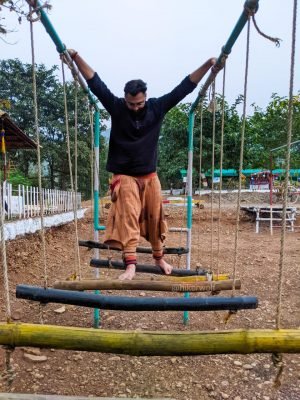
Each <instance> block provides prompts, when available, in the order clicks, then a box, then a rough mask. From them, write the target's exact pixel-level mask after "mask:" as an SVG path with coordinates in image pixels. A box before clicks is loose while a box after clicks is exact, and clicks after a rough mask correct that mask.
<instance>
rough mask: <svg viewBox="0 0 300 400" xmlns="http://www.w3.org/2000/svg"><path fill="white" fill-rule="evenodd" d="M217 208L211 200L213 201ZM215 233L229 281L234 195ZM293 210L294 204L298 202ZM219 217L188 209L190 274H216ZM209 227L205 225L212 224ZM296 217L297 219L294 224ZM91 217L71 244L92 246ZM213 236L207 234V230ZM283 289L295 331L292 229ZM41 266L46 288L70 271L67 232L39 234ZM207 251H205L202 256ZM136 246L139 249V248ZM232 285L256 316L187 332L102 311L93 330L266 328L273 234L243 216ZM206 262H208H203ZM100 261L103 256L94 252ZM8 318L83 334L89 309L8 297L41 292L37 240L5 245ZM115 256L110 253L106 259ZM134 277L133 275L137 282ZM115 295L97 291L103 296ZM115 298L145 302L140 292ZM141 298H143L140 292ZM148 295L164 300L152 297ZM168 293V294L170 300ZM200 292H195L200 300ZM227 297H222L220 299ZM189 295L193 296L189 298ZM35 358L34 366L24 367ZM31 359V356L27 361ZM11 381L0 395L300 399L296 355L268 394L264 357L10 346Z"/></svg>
mask: <svg viewBox="0 0 300 400" xmlns="http://www.w3.org/2000/svg"><path fill="white" fill-rule="evenodd" d="M262 201H265V199H263V198H261V197H259V196H256V197H252V198H249V196H248V197H243V198H242V205H245V204H247V202H248V203H249V202H251V204H254V203H255V204H257V203H258V202H262ZM214 203H216V201H214ZM224 203H225V204H224V208H223V209H222V214H221V225H220V258H219V270H220V272H226V273H232V268H233V260H234V238H235V218H236V217H235V208H236V206H235V196H234V195H228V196H226V198H225V201H224ZM298 207H299V204H298ZM166 212H167V214H168V221H169V226H170V227H180V226H185V221H184V212H183V208H182V207H175V206H168V207H166ZM217 215H218V210H217V208H216V207H215V208H214V211H213V218H212V217H211V210H210V201H209V199H206V203H205V207H204V209H200V210H199V209H195V210H194V217H193V244H192V267H195V266H196V264H201V266H202V267H204V268H207V269H210V268H211V267H212V269H213V270H214V271H216V268H217V252H218V251H217V247H218V225H217ZM212 219H213V225H212V224H211V220H212ZM299 220H300V217H298V221H297V223H298V225H300V223H299ZM92 221H93V220H92V215H91V211H90V210H89V211H88V212H87V213H86V216H85V218H84V219H82V220H80V221H79V237H80V239H83V240H87V239H93V232H92ZM212 231H213V232H212ZM286 239H287V242H286V252H285V254H286V256H285V271H284V285H283V296H282V327H289V328H300V311H299V310H300V283H299V282H300V268H299V260H300V229H299V228H298V229H296V231H295V232H288V233H287V238H286ZM46 241H47V268H48V272H47V273H48V278H49V286H51V284H53V282H54V281H55V280H57V279H65V278H67V277H69V276H70V275H71V274H73V273H74V269H75V267H74V242H75V238H74V226H73V224H68V225H65V226H61V227H57V228H52V229H49V230H47V233H46ZM184 241H185V238H184V237H183V236H182V234H179V233H170V234H169V236H168V238H167V242H166V245H167V246H176V247H179V246H184V245H185V243H184ZM211 243H212V244H213V246H212V247H213V252H211ZM143 245H145V243H143ZM238 247H239V255H238V263H237V277H239V278H240V279H241V281H242V288H241V291H240V294H241V295H255V296H257V297H258V299H259V307H258V309H256V310H246V311H239V312H238V313H237V315H235V316H233V317H232V318H231V319H230V320H229V322H228V323H227V325H225V323H224V318H225V316H226V314H227V313H226V312H202V313H200V312H191V313H190V323H189V325H188V326H184V325H183V324H182V313H181V312H124V311H122V312H121V311H102V312H101V319H102V328H104V329H122V330H124V329H126V330H134V329H140V330H152V331H158V330H160V331H175V330H176V331H195V330H212V331H214V330H222V329H235V328H245V329H247V328H274V327H275V317H276V304H277V297H278V295H277V286H278V274H279V268H278V263H279V250H280V229H275V232H274V235H273V236H270V233H269V230H268V228H267V227H263V229H262V231H261V233H259V234H256V233H255V224H254V223H253V222H252V221H251V219H250V218H249V217H248V216H246V215H244V216H242V218H241V222H240V229H239V245H238ZM211 254H213V256H211ZM102 256H103V257H104V258H106V257H107V254H106V253H105V252H102ZM80 257H81V266H82V275H83V277H84V278H87V277H92V276H94V275H93V274H94V271H93V270H92V268H91V267H90V266H89V261H90V258H91V257H93V252H92V251H90V250H88V249H86V248H81V249H80ZM7 258H8V266H9V279H10V297H11V308H12V315H13V318H14V320H15V321H16V322H21V321H22V322H30V323H40V321H41V313H42V318H43V321H44V323H47V324H56V325H65V326H79V327H91V326H92V325H93V310H91V309H88V308H80V307H76V306H65V311H63V310H62V311H63V312H61V313H58V312H56V311H57V310H58V309H59V308H60V307H61V306H60V305H59V304H48V305H46V306H44V307H42V311H41V310H40V306H39V305H38V304H37V303H33V302H28V301H25V300H17V299H16V298H15V287H16V285H17V284H21V283H23V284H32V285H39V286H41V285H43V276H44V267H43V261H42V258H41V242H40V239H39V235H38V234H34V235H28V236H26V237H22V238H19V239H16V240H13V241H10V242H8V243H7ZM119 258H120V256H119V255H118V254H117V253H115V254H114V259H119ZM168 260H169V261H170V262H172V263H173V265H174V266H175V267H181V268H183V267H184V264H185V261H184V257H181V258H179V257H178V256H168ZM139 262H145V263H151V257H150V256H144V255H141V256H139ZM117 275H118V271H108V272H107V271H104V272H101V276H104V277H108V276H110V277H113V276H114V277H116V276H117ZM138 277H141V275H140V274H139V276H138ZM0 285H1V286H0V287H1V293H0V321H3V322H4V321H5V296H4V291H3V289H2V288H3V276H2V272H1V273H0ZM107 293H108V294H110V293H114V294H119V293H120V292H112V291H103V294H107ZM122 295H131V296H145V293H144V292H141V291H138V292H135V293H131V294H128V293H124V292H123V293H122ZM146 295H148V294H146ZM149 295H150V296H170V295H169V294H162V293H158V292H152V293H150V294H149ZM173 295H174V294H173ZM204 295H205V294H201V296H204ZM222 295H226V296H227V295H229V293H224V292H223V293H222ZM193 296H194V294H193ZM30 355H33V356H34V355H36V356H44V357H38V358H39V359H40V361H39V362H37V361H33V360H31V359H30ZM31 358H32V357H31ZM4 360H5V351H4V349H1V348H0V373H1V372H5V362H4ZM12 360H13V361H12V365H13V368H14V371H15V379H14V381H13V383H12V385H11V387H10V388H8V387H7V383H6V381H5V379H2V380H0V392H7V391H11V392H16V393H41V394H56V395H72V396H89V397H93V396H99V397H102V396H103V397H113V396H115V397H120V398H137V397H138V398H171V399H178V400H194V399H201V400H202V399H203V400H208V399H216V400H219V399H234V400H273V399H274V400H275V399H280V400H300V355H299V354H298V355H284V363H285V366H284V370H283V376H282V384H281V386H280V387H279V388H278V389H276V388H275V387H274V384H273V380H274V378H275V376H276V371H277V370H276V368H275V367H274V365H273V363H272V360H271V355H269V354H258V355H256V354H252V355H219V356H195V357H186V356H185V357H157V356H156V357H132V356H124V355H116V354H100V353H85V352H78V351H77V352H73V351H62V350H53V349H29V348H26V349H24V348H18V349H15V351H14V352H13V354H12Z"/></svg>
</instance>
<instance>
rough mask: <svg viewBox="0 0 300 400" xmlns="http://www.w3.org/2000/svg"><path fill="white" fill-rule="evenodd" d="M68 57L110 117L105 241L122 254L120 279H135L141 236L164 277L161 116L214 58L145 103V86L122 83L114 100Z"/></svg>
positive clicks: (76, 57) (80, 64)
mask: <svg viewBox="0 0 300 400" xmlns="http://www.w3.org/2000/svg"><path fill="white" fill-rule="evenodd" d="M68 52H69V54H70V56H71V58H72V59H73V61H74V62H75V64H76V65H77V67H78V69H79V71H80V72H81V74H82V75H83V77H84V78H85V79H86V81H87V84H88V86H89V88H90V89H91V91H92V92H93V93H94V94H95V96H97V97H98V99H99V100H100V101H101V103H102V104H103V106H104V107H105V108H106V110H107V111H108V112H109V114H110V115H111V133H110V141H109V152H108V159H107V165H106V168H107V170H108V171H109V172H112V173H113V174H114V175H113V179H112V182H111V185H110V189H111V198H112V207H111V208H110V213H109V216H108V221H107V226H106V228H107V229H106V234H105V241H104V242H105V243H106V244H108V245H110V246H114V247H118V248H120V249H122V250H123V259H124V263H125V266H126V270H125V272H124V273H123V274H121V275H120V276H119V279H121V280H124V279H132V278H133V277H134V275H135V270H136V247H137V245H138V242H139V239H140V236H142V237H144V238H146V240H148V241H149V242H150V243H151V246H152V254H153V258H154V260H155V264H156V265H157V266H159V267H160V268H161V269H162V271H163V272H164V273H165V274H167V275H168V274H170V273H171V272H172V266H171V265H170V264H168V263H167V262H166V261H165V260H164V258H163V241H164V239H165V235H166V232H167V225H166V221H165V219H164V214H163V209H162V202H161V187H160V182H159V179H158V177H157V174H156V165H157V146H158V139H159V133H160V128H161V125H162V122H163V119H164V116H165V115H166V113H167V112H168V111H169V110H170V109H171V108H173V107H174V106H175V105H176V104H178V103H179V102H180V101H181V100H182V99H184V97H185V96H186V95H188V94H189V93H191V92H192V91H193V90H194V89H195V88H196V86H197V84H198V83H199V82H200V80H201V79H202V78H203V76H204V75H205V74H206V72H207V71H208V70H209V69H210V68H211V67H212V66H213V65H214V64H215V62H216V59H215V58H210V59H209V60H207V61H206V62H205V63H204V64H203V65H202V66H201V67H199V68H198V69H197V70H196V71H194V72H193V73H191V74H190V75H189V76H187V77H186V78H185V79H184V80H183V81H182V82H181V83H180V84H179V85H178V86H177V87H175V89H173V90H172V91H171V92H170V93H168V94H166V95H164V96H162V97H159V98H151V99H149V100H147V85H146V83H145V82H143V81H142V80H141V79H136V80H132V81H129V82H127V83H126V85H125V88H124V93H125V97H124V98H118V97H116V96H114V95H113V94H112V93H111V92H110V90H109V89H108V88H107V87H106V85H105V84H104V83H103V81H102V80H101V79H100V78H99V76H98V74H97V73H96V72H95V71H94V70H93V69H92V68H91V67H90V66H89V65H88V64H87V63H86V62H85V61H84V60H83V58H82V57H80V55H79V54H78V53H77V52H76V51H75V50H72V49H70V50H68Z"/></svg>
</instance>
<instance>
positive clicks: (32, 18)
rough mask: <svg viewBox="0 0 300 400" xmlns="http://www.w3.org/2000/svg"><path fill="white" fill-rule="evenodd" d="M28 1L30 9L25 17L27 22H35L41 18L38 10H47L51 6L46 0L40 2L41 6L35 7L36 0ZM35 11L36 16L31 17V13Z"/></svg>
mask: <svg viewBox="0 0 300 400" xmlns="http://www.w3.org/2000/svg"><path fill="white" fill-rule="evenodd" d="M28 3H29V4H30V11H29V13H28V14H27V16H26V18H27V20H28V21H29V22H37V21H39V20H40V19H41V13H40V10H42V9H43V8H45V9H47V10H51V8H52V6H51V4H49V3H48V2H47V1H46V2H45V3H44V4H42V5H41V6H39V7H37V6H36V0H31V1H30V0H29V1H28ZM34 13H36V17H35V18H34V17H33V14H34Z"/></svg>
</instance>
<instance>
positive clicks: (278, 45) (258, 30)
mask: <svg viewBox="0 0 300 400" xmlns="http://www.w3.org/2000/svg"><path fill="white" fill-rule="evenodd" d="M252 21H253V25H254V26H255V29H256V30H257V32H258V33H259V34H260V35H261V36H263V37H264V38H265V39H268V40H270V41H271V42H273V43H275V45H276V47H280V42H281V39H279V38H276V37H272V36H269V35H266V34H265V33H263V32H262V31H261V30H260V29H259V27H258V25H257V23H256V20H255V16H254V14H253V15H252Z"/></svg>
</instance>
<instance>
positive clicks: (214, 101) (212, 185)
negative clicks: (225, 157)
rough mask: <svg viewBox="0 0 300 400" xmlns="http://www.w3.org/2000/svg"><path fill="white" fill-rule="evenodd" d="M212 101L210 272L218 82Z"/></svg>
mask: <svg viewBox="0 0 300 400" xmlns="http://www.w3.org/2000/svg"><path fill="white" fill-rule="evenodd" d="M211 88H212V99H211V102H210V106H209V107H211V111H212V114H213V124H212V145H211V146H212V150H211V154H212V155H211V204H210V206H211V214H210V217H211V218H210V219H211V224H210V225H211V234H210V249H211V253H210V272H212V271H213V261H214V254H213V240H214V229H213V228H214V215H213V204H214V175H215V142H216V82H215V80H214V81H213V82H212V85H211Z"/></svg>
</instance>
